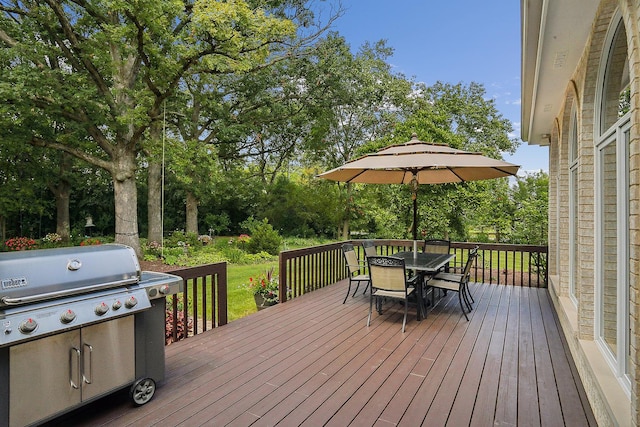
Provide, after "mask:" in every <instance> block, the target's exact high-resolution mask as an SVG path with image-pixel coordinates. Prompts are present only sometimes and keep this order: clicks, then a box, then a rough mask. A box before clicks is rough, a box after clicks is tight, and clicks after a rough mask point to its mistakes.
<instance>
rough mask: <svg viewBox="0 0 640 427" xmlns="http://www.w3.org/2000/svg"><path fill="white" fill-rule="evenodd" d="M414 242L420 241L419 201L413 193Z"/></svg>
mask: <svg viewBox="0 0 640 427" xmlns="http://www.w3.org/2000/svg"><path fill="white" fill-rule="evenodd" d="M413 240H418V199H417V197H416V194H415V193H413Z"/></svg>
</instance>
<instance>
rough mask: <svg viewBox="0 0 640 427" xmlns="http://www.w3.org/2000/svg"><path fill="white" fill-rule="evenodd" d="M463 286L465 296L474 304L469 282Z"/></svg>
mask: <svg viewBox="0 0 640 427" xmlns="http://www.w3.org/2000/svg"><path fill="white" fill-rule="evenodd" d="M464 287H465V288H466V290H467V297H469V299H470V300H471V303H472V304H474V303H475V302H476V301H475V300H474V299H473V295H471V289H469V282H467V283H465V284H464Z"/></svg>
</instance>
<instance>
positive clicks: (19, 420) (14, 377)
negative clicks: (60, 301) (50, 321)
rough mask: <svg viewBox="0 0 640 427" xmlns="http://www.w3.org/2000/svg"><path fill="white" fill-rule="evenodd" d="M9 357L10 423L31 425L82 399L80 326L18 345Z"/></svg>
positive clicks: (13, 348) (11, 424) (11, 350)
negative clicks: (78, 328)
mask: <svg viewBox="0 0 640 427" xmlns="http://www.w3.org/2000/svg"><path fill="white" fill-rule="evenodd" d="M9 360H10V362H9V365H10V368H9V420H10V422H9V425H10V426H24V425H28V424H31V423H33V422H35V421H37V420H40V419H43V418H47V417H49V416H51V415H54V414H56V413H58V412H61V411H63V410H65V409H67V408H69V407H72V406H75V405H78V404H79V403H80V399H81V392H80V386H81V383H80V381H81V377H80V331H79V330H77V329H76V330H73V331H69V332H65V333H63V334H58V335H53V336H51V337H48V338H41V339H38V340H34V341H29V342H26V343H24V344H18V345H15V346H13V347H11V348H10V349H9ZM74 385H75V387H77V388H74Z"/></svg>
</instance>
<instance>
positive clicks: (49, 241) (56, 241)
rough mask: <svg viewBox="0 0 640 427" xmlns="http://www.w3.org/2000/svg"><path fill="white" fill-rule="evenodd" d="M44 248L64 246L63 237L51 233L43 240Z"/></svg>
mask: <svg viewBox="0 0 640 427" xmlns="http://www.w3.org/2000/svg"><path fill="white" fill-rule="evenodd" d="M41 243H42V247H43V248H55V247H58V246H59V245H61V244H62V237H61V236H60V235H59V234H58V233H49V234H47V235H46V236H44V237H43V238H42V240H41Z"/></svg>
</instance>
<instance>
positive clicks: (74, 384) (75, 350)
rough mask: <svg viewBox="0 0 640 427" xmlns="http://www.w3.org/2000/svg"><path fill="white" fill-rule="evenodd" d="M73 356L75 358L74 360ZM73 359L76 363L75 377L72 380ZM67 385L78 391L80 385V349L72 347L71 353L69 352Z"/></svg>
mask: <svg viewBox="0 0 640 427" xmlns="http://www.w3.org/2000/svg"><path fill="white" fill-rule="evenodd" d="M74 356H75V358H74ZM74 359H75V361H76V369H75V372H76V375H75V378H74V375H73V372H74V369H73V360H74ZM74 379H75V381H74ZM69 383H71V387H72V388H75V389H78V386H79V384H80V349H78V348H75V347H72V348H71V351H70V352H69Z"/></svg>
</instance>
